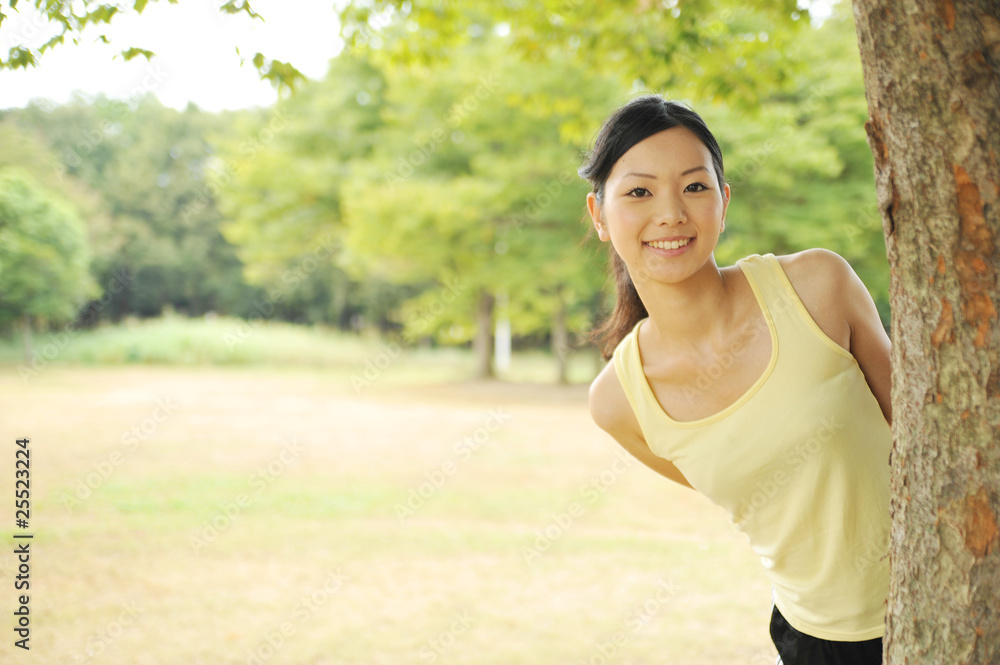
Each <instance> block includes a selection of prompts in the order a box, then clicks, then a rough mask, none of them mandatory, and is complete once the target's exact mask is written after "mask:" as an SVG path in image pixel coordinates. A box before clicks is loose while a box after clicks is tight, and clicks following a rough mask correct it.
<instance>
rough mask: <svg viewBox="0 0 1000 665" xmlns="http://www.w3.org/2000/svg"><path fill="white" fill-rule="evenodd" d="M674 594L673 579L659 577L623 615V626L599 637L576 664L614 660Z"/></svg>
mask: <svg viewBox="0 0 1000 665" xmlns="http://www.w3.org/2000/svg"><path fill="white" fill-rule="evenodd" d="M676 595H677V588H676V586H674V581H673V580H666V579H661V580H660V581H659V582H657V584H656V590H655V591H654V592H653V593H652V594H651V595H650V596H649V597H647V598H646V599H645V600H643V601H642V602H641V603H639V604H638V605H636V606H635V607H634V608H632V609H631V610H630V611H629V612H628V613H627V614H626V615H625V621H624V623H625V628H624V629H622V630H616V631H615V632H614V633H612V634H611V635H607V636H605V637H603V638H599V639H598V641H597V645H596V646H595V647H594V648H593V650H592V652H591V654H590V655H589V656H586V657H584V658H582V659H580V660H577V661H575V662H576V663H577V665H608V664H609V663H612V662H614V660H615V659H616V658H617V657H618V656H619V655H620V653H619V652H620V651H621V650H622V649H623V648H624V647H625V645H626V644H628V642H629V640H631V639H632V638H633V637H634V636H635V635H637V634H638V633H639V632H641V631H642V630H643V629H644V628H645V627H646V626H648V625H649V624H650V623H651V622H652V621H653V619H654V618H655V617H656V616H657V615H658V614H659V613H660V612H661V611H662V610H663V608H664V607H666V606H667V605H668V604H670V602H671V601H672V600H673V599H674V597H675V596H676Z"/></svg>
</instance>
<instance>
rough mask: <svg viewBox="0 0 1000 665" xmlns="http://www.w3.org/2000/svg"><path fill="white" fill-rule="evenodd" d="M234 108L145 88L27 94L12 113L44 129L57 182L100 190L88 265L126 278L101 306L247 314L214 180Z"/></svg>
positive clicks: (117, 313)
mask: <svg viewBox="0 0 1000 665" xmlns="http://www.w3.org/2000/svg"><path fill="white" fill-rule="evenodd" d="M238 116H239V114H236V113H222V114H208V113H204V112H202V111H200V110H198V109H197V108H196V107H193V106H192V107H189V108H188V109H186V110H185V111H176V110H173V109H169V108H166V107H164V106H162V105H161V104H160V103H159V102H158V101H156V100H155V98H153V97H151V96H146V97H144V98H142V99H136V100H132V102H131V103H126V102H122V101H116V100H110V99H107V98H105V97H103V96H98V97H96V98H93V99H90V98H85V97H77V98H75V99H74V100H73V101H72V102H71V103H70V104H68V105H65V106H59V107H49V106H45V105H42V104H30V105H29V106H28V107H27V108H25V109H18V110H16V111H11V112H10V113H9V114H8V117H9V118H10V119H12V120H14V121H16V122H17V124H18V125H19V126H20V127H22V128H24V129H25V130H27V131H32V132H36V133H37V134H39V135H40V136H43V137H45V139H46V140H47V141H48V143H49V145H50V146H51V150H52V151H53V152H54V153H55V154H56V155H57V158H58V163H57V164H56V166H55V175H56V176H57V178H58V181H59V182H60V183H70V182H75V181H82V182H83V183H85V184H86V185H87V186H88V187H89V188H90V189H91V190H92V191H94V192H96V193H97V195H98V196H99V197H100V201H101V210H102V214H88V215H87V220H86V221H87V223H88V227H89V233H90V239H91V246H92V247H93V248H94V256H93V259H92V271H93V274H94V276H95V278H96V279H97V280H98V282H99V283H100V284H102V285H108V284H111V283H113V282H122V281H123V280H121V279H120V277H119V276H120V275H122V274H127V275H129V276H130V277H129V278H128V279H127V280H125V281H124V283H122V284H121V286H122V288H120V289H119V288H117V286H116V288H115V291H117V293H114V294H112V295H111V297H109V298H108V299H107V302H106V303H105V306H104V309H103V310H102V312H101V313H102V315H106V316H108V317H110V318H111V319H113V320H117V319H119V318H120V317H122V316H125V315H129V314H132V315H139V316H155V315H157V314H159V313H160V312H161V311H162V310H163V308H164V307H167V306H169V307H172V308H173V309H176V310H178V311H182V312H185V313H188V314H190V315H200V314H202V313H204V312H207V311H218V312H224V313H232V314H245V313H246V311H245V310H248V308H249V302H250V301H251V300H252V298H253V297H254V295H255V294H256V290H255V289H253V288H250V287H248V286H247V285H246V284H245V282H244V280H243V278H242V275H241V269H242V266H241V264H240V261H239V259H238V258H237V257H236V255H235V252H234V251H233V248H232V246H231V245H229V243H228V242H227V241H226V240H225V239H224V238H223V237H222V235H221V234H220V233H219V228H218V227H219V223H220V221H221V214H220V213H219V211H218V209H217V206H216V198H217V194H218V191H219V188H220V183H218V182H217V181H216V180H214V179H213V173H214V171H213V168H212V166H213V164H215V162H217V161H218V159H217V157H216V155H215V147H214V145H213V143H216V142H219V141H221V140H222V139H223V138H224V137H226V136H227V135H228V133H229V132H230V131H231V128H232V125H233V118H234V117H238Z"/></svg>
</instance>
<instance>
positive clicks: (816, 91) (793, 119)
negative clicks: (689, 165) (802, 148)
mask: <svg viewBox="0 0 1000 665" xmlns="http://www.w3.org/2000/svg"><path fill="white" fill-rule="evenodd" d="M827 96H828V92H827V90H826V88H825V87H821V86H818V85H812V86H810V87H809V90H808V96H807V97H806V99H805V100H804V101H803V102H802V103H801V104H797V105H796V106H795V108H794V109H793V110H789V111H787V112H786V113H785V115H784V117H783V118H782V124H781V130H780V131H779V132H778V135H777V137H774V136H772V137H769V138H768V139H767V140H766V141H764V145H763V146H760V147H758V148H755V149H754V150H753V152H752V153H751V154H750V155H749V158H748V159H746V160H745V161H744V162H743V163H742V164H740V166H739V168H737V169H736V171H735V173H734V174H732V176H730V174H727V175H726V181H727V182H728V183H729V184H730V185H731V186H739V185H742V184H744V183H745V182H747V181H748V180H750V178H752V177H753V176H754V175H756V174H757V171H759V170H760V168H761V167H762V166H763V165H764V163H765V162H767V160H769V159H770V158H771V156H772V155H773V154H774V153H775V152H777V151H778V149H779V148H780V147H782V146H783V145H785V144H787V142H788V139H789V136H790V135H791V134H792V133H793V131H794V130H795V129H796V127H797V126H798V123H797V118H799V117H801V116H802V115H806V114H810V113H813V112H815V111H816V110H817V109H818V108H819V107H820V104H821V103H822V102H823V101H824V100H825V99H826V98H827Z"/></svg>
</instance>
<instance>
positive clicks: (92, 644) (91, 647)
mask: <svg viewBox="0 0 1000 665" xmlns="http://www.w3.org/2000/svg"><path fill="white" fill-rule="evenodd" d="M142 613H143V609H142V608H140V607H139V606H138V605H136V603H135V602H134V601H130V602H128V603H125V604H124V605H122V606H121V612H119V613H118V616H117V617H116V618H115V619H114V620H113V621H110V622H109V623H108V624H107V625H106V626H104V627H103V628H102V629H101V630H99V631H97V632H96V633H94V634H93V635H91V636H90V637H89V638H87V642H86V644H85V645H84V646H83V648H82V649H80V650H79V651H77V652H76V653H74V654H73V655H72V656H70V658H69V660H67V661H66V664H65V665H88V663H91V662H99V661H100V660H101V658H100V656H102V655H103V654H104V652H106V651H108V650H109V649H110V648H111V645H112V644H113V643H114V642H115V641H116V640H118V639H119V638H120V637H121V636H122V635H124V634H125V630H126V629H127V628H130V627H132V626H133V624H134V623H135V621H136V618H137V617H138V615H140V614H142ZM94 659H96V661H95V660H94Z"/></svg>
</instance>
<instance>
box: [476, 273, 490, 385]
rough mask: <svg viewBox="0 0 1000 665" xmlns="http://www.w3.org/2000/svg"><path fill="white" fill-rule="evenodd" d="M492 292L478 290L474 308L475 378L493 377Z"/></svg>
mask: <svg viewBox="0 0 1000 665" xmlns="http://www.w3.org/2000/svg"><path fill="white" fill-rule="evenodd" d="M493 303H494V299H493V294H491V293H490V292H489V291H486V290H485V289H484V290H482V291H480V292H479V304H478V306H477V310H476V339H475V340H474V341H473V343H472V348H473V350H474V351H475V355H476V375H475V376H476V378H477V379H492V378H493Z"/></svg>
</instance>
